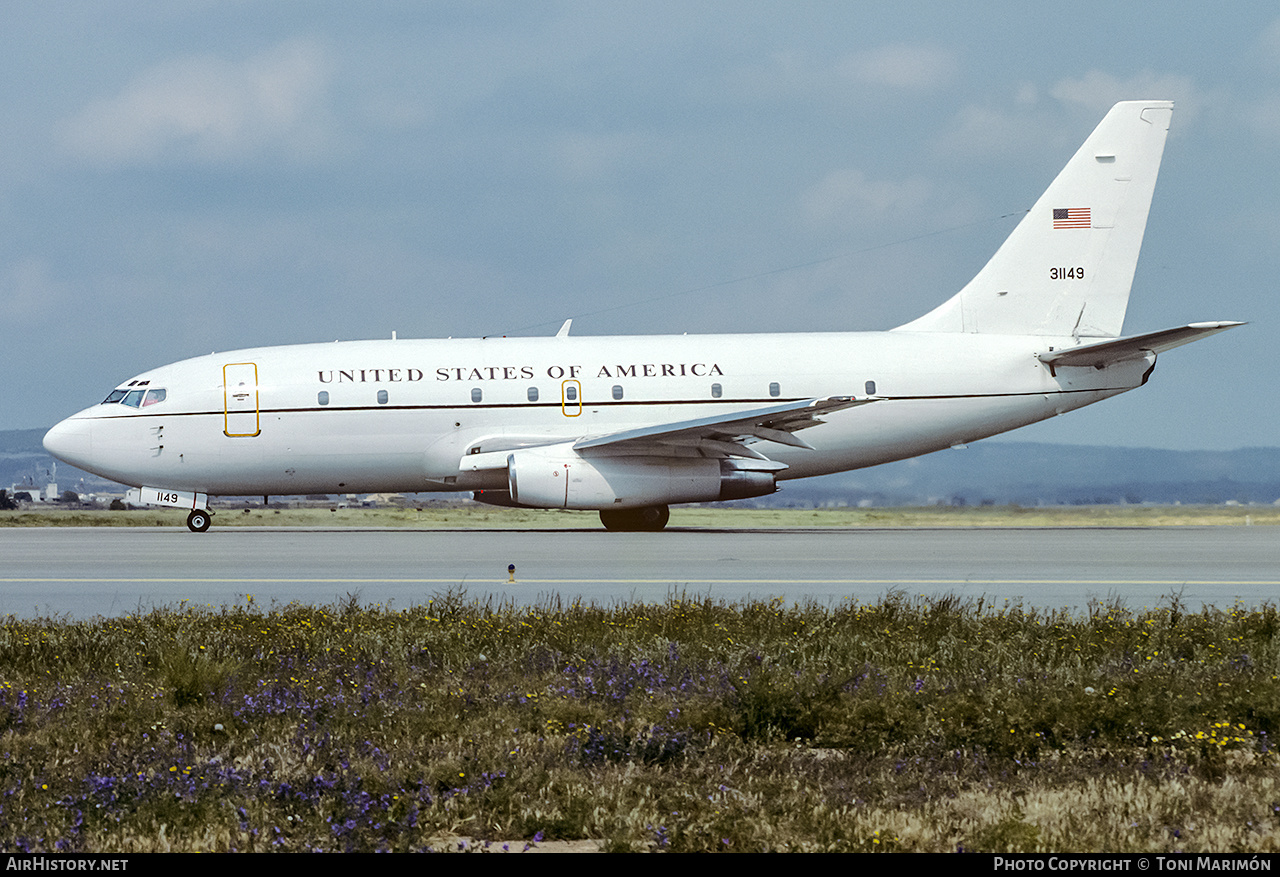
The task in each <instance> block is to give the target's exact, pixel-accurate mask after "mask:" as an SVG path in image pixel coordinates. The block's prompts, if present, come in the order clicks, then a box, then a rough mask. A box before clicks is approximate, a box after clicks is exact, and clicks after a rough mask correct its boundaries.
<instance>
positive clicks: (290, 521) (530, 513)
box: [0, 504, 1280, 530]
mask: <svg viewBox="0 0 1280 877" xmlns="http://www.w3.org/2000/svg"><path fill="white" fill-rule="evenodd" d="M185 520H186V512H183V511H177V510H172V509H135V510H129V511H125V510H115V511H112V510H106V509H49V510H41V511H32V510H28V511H16V512H5V511H0V527H181V526H184V521H185ZM1246 524H1259V525H1272V524H1280V507H1278V506H1241V505H1233V506H1226V505H1223V506H1142V505H1120V506H1048V507H1034V508H1033V507H1023V506H969V507H952V506H927V507H921V508H867V509H854V508H842V509H749V508H732V507H728V508H715V507H710V506H676V507H674V508H673V509H672V510H671V523H670V526H671V527H710V528H722V529H755V528H761V529H764V528H774V527H871V528H884V527H1174V526H1206V525H1232V526H1239V525H1246ZM214 526H215V527H373V528H410V529H413V528H420V529H504V528H511V529H530V528H532V529H549V530H550V529H554V530H560V529H582V528H587V529H599V528H600V518H599V516H598V515H597V514H596V513H595V512H571V511H555V510H543V509H509V508H495V507H493V506H483V505H462V504H459V505H434V504H433V505H428V506H425V507H423V508H422V509H421V510H419V509H416V508H413V507H409V508H381V509H366V508H336V507H334V508H332V509H329V508H294V509H273V508H265V509H264V508H261V507H251V508H248V509H245V508H234V507H230V508H217V509H216V517H215V518H214Z"/></svg>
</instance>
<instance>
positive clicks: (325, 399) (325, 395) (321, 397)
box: [316, 390, 329, 405]
mask: <svg viewBox="0 0 1280 877" xmlns="http://www.w3.org/2000/svg"><path fill="white" fill-rule="evenodd" d="M316 401H317V402H319V403H320V404H321V405H328V404H329V391H328V390H321V391H320V392H319V393H318V394H316Z"/></svg>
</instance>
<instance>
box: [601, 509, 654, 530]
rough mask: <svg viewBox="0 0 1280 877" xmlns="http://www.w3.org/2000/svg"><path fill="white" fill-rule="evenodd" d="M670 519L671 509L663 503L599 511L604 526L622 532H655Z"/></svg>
mask: <svg viewBox="0 0 1280 877" xmlns="http://www.w3.org/2000/svg"><path fill="white" fill-rule="evenodd" d="M670 519H671V510H670V509H669V508H667V507H666V506H664V505H655V506H646V507H644V508H641V509H602V510H601V511H600V523H602V524H604V528H605V529H606V530H614V531H617V532H622V533H657V532H658V531H660V530H661V529H662V528H663V527H665V526H667V521H669V520H670Z"/></svg>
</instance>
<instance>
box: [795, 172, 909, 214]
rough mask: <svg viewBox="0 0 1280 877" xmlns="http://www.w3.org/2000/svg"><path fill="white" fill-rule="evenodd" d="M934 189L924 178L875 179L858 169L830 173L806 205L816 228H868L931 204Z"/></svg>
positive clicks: (812, 191)
mask: <svg viewBox="0 0 1280 877" xmlns="http://www.w3.org/2000/svg"><path fill="white" fill-rule="evenodd" d="M930 195H931V187H930V186H929V184H928V183H927V182H926V181H925V180H924V179H922V178H920V177H912V178H910V179H906V180H902V181H900V182H894V181H890V180H872V179H868V177H867V175H866V174H864V173H863V172H862V171H860V170H857V169H855V168H844V169H841V170H837V171H833V172H831V173H830V174H827V176H826V177H825V178H823V179H822V180H821V181H820V182H818V183H817V185H815V186H813V187H811V188H810V189H809V191H808V192H806V193H805V194H804V197H803V200H802V206H803V209H804V212H805V215H806V217H807V218H808V220H809V221H810V222H811V223H812V224H813V225H815V226H836V227H838V228H846V229H848V228H865V227H868V226H873V225H881V224H884V223H886V222H897V221H900V220H902V219H903V218H909V217H910V216H912V215H914V214H915V212H916V211H918V210H919V209H920V208H921V207H922V206H923V205H925V204H926V203H928V201H929V198H930Z"/></svg>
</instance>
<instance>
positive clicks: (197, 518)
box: [187, 509, 213, 533]
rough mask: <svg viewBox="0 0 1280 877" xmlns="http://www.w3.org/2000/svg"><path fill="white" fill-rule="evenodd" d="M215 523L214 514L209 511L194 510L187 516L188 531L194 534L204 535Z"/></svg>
mask: <svg viewBox="0 0 1280 877" xmlns="http://www.w3.org/2000/svg"><path fill="white" fill-rule="evenodd" d="M212 523H213V512H211V511H209V510H208V509H194V510H192V512H191V514H189V515H187V529H188V530H190V531H191V532H192V533H203V532H204V531H205V530H208V529H209V525H210V524H212Z"/></svg>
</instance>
